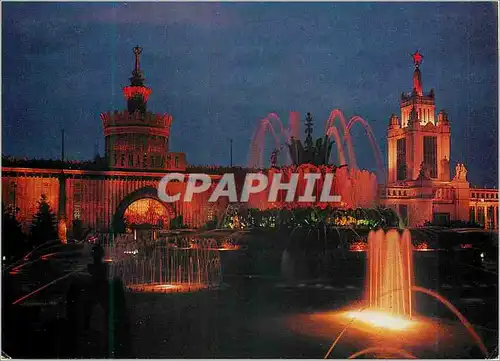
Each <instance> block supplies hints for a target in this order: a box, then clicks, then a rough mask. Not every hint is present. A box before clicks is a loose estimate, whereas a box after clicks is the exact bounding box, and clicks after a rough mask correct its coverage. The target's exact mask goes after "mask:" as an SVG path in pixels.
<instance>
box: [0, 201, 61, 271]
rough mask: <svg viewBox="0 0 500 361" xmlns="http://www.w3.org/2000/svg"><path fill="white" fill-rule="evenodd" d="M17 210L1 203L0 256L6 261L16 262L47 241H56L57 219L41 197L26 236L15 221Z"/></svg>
mask: <svg viewBox="0 0 500 361" xmlns="http://www.w3.org/2000/svg"><path fill="white" fill-rule="evenodd" d="M18 213H19V208H15V207H12V206H6V205H5V204H4V203H2V240H3V241H2V255H3V256H5V258H6V260H7V261H12V260H17V259H19V258H20V257H22V256H23V255H24V254H26V253H27V252H29V251H30V250H31V249H33V248H35V247H37V246H40V245H42V244H43V243H45V242H47V241H52V240H55V239H58V238H59V237H58V234H57V217H56V215H55V214H54V212H53V211H52V209H51V208H50V205H49V204H48V203H47V197H46V196H45V195H42V196H41V197H40V200H39V201H38V209H37V212H36V213H35V215H34V216H33V220H32V222H31V226H30V232H29V234H28V235H26V234H24V232H23V231H22V228H21V223H20V222H19V221H18V220H17V214H18Z"/></svg>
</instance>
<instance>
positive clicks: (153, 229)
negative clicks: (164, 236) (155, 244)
mask: <svg viewBox="0 0 500 361" xmlns="http://www.w3.org/2000/svg"><path fill="white" fill-rule="evenodd" d="M174 217H175V213H174V210H173V208H172V207H171V206H170V205H167V204H165V203H163V202H161V201H160V200H159V199H158V196H157V190H156V189H155V188H153V187H146V188H142V189H139V190H137V191H135V192H133V193H131V194H129V195H128V196H127V197H125V198H124V199H123V200H122V201H121V202H120V205H119V206H118V209H117V211H116V213H115V215H114V217H113V232H115V233H133V234H134V236H135V238H136V239H139V238H140V239H146V238H147V239H155V238H156V237H157V235H158V231H160V230H162V229H168V228H169V226H170V220H171V219H172V218H174Z"/></svg>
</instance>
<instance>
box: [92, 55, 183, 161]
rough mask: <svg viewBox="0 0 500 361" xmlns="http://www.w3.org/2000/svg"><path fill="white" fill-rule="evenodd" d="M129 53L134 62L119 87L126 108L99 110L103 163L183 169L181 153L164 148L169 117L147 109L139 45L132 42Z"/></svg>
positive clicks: (165, 146) (147, 96)
mask: <svg viewBox="0 0 500 361" xmlns="http://www.w3.org/2000/svg"><path fill="white" fill-rule="evenodd" d="M133 54H134V57H135V66H134V70H133V71H132V76H131V77H130V85H128V86H126V87H124V88H123V95H124V96H125V99H126V101H127V109H126V110H122V111H117V110H115V111H114V112H105V113H102V114H101V119H102V124H103V127H104V137H105V157H106V161H107V164H108V166H109V167H110V168H113V169H134V170H145V171H149V170H160V169H161V170H182V169H185V156H184V153H170V152H169V151H168V143H169V136H170V126H171V124H172V117H171V116H170V115H168V114H166V113H163V114H161V113H156V114H155V113H152V112H150V111H148V109H147V103H148V99H149V96H150V95H151V93H152V92H153V91H152V90H151V88H149V87H147V86H146V85H145V79H144V72H143V71H142V69H141V63H140V57H141V54H142V48H141V47H139V46H136V47H135V48H134V49H133Z"/></svg>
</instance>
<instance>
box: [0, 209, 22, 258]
mask: <svg viewBox="0 0 500 361" xmlns="http://www.w3.org/2000/svg"><path fill="white" fill-rule="evenodd" d="M17 212H19V208H14V207H6V206H5V205H4V204H3V203H2V240H3V242H2V246H3V247H2V254H3V255H4V256H5V257H6V258H7V259H8V260H9V261H12V260H16V259H18V258H20V257H22V256H23V255H24V254H25V253H26V252H28V245H27V243H26V236H25V234H24V233H23V231H22V229H21V223H19V221H18V220H17V218H16V215H17Z"/></svg>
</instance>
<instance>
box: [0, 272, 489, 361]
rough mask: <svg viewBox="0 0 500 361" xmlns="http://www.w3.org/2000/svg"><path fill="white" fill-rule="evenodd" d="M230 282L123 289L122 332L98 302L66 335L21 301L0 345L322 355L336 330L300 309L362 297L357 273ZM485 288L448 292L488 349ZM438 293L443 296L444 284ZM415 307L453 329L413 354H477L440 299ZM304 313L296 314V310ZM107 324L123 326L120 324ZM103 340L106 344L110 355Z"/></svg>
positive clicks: (144, 354)
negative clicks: (176, 290) (83, 323)
mask: <svg viewBox="0 0 500 361" xmlns="http://www.w3.org/2000/svg"><path fill="white" fill-rule="evenodd" d="M232 281H233V282H231V283H230V284H229V285H228V286H227V287H225V288H221V289H219V290H212V291H203V292H197V293H192V294H140V293H126V296H125V299H126V303H127V305H126V307H127V316H128V320H127V321H128V322H127V323H128V326H129V327H128V330H124V329H120V330H118V329H115V330H109V329H108V330H107V329H106V326H105V324H106V321H104V322H103V320H104V319H106V315H105V312H104V310H103V308H102V307H101V306H97V307H96V308H94V312H93V314H92V316H91V321H90V327H89V330H88V331H87V332H85V333H80V334H79V335H76V334H71V332H74V331H72V328H71V325H68V324H67V322H66V323H64V322H53V321H52V322H51V321H48V322H45V323H44V324H39V323H35V322H33V319H35V318H36V317H37V316H36V315H34V314H32V315H30V312H29V310H30V308H29V307H28V308H26V307H25V308H24V309H23V314H22V315H21V316H19V317H17V316H16V320H17V321H16V322H14V323H12V322H11V324H10V326H11V327H10V329H5V328H4V330H3V332H4V336H3V337H4V347H5V349H4V350H5V351H7V353H9V351H10V350H12V351H13V353H12V354H11V356H13V357H16V358H17V357H37V358H40V357H84V358H87V357H110V356H115V357H120V358H122V357H124V358H131V357H139V358H179V357H181V358H213V357H216V358H283V357H285V358H322V357H323V356H324V354H325V353H326V351H327V350H328V348H329V345H330V343H331V342H332V340H333V339H334V338H335V337H336V335H337V334H338V332H340V330H341V329H340V328H338V329H334V330H333V331H332V332H333V334H331V337H325V335H324V334H323V335H321V336H318V335H316V334H315V332H314V331H313V332H311V331H310V330H314V329H315V327H320V325H314V324H307V323H308V321H307V320H308V315H312V314H314V313H317V312H322V311H333V310H335V309H339V308H341V307H345V306H346V305H349V304H351V303H353V302H355V301H356V300H358V299H359V298H360V297H361V295H362V281H361V280H359V281H358V282H356V281H355V280H354V281H353V280H350V284H345V283H344V285H340V284H336V285H335V284H333V285H332V284H331V283H327V282H319V281H318V282H312V283H307V282H301V283H296V284H288V285H287V284H284V283H280V282H276V281H275V280H264V279H258V278H251V277H245V278H239V279H237V280H232ZM469 292H470V291H469ZM478 292H479V290H478ZM494 292H496V289H494V288H493V289H490V290H489V291H486V290H485V289H483V290H482V294H479V293H477V295H475V297H473V296H474V295H472V294H471V293H469V294H468V295H467V294H464V295H463V296H462V297H459V298H458V299H453V298H452V297H453V295H452V294H451V293H450V292H448V293H449V295H448V296H450V300H451V301H452V302H453V303H454V304H455V306H456V307H457V308H458V309H459V310H461V311H462V312H463V313H464V315H465V316H466V317H467V318H468V319H469V321H470V322H471V323H472V324H474V325H475V326H474V327H475V329H476V331H477V332H478V333H479V335H480V336H481V338H482V339H483V340H484V342H485V344H486V346H487V347H488V349H489V350H491V351H493V350H494V349H495V347H497V340H498V311H497V310H498V301H497V297H496V295H495V293H494ZM442 293H443V294H445V295H446V290H443V292H442ZM32 309H33V310H34V307H33V308H32ZM417 309H418V310H419V313H420V314H421V315H424V316H427V317H431V318H435V319H436V318H437V319H440V320H441V322H443V324H446V323H450V324H452V325H454V330H455V331H454V332H455V333H456V335H454V337H455V336H456V337H455V338H454V339H453V341H451V342H453V343H455V344H454V345H452V346H451V348H450V345H449V344H448V345H443V347H441V346H440V345H439V343H440V342H447V343H450V341H449V340H444V339H443V340H440V339H436V340H435V342H434V344H428V345H422V347H418V348H417V349H415V348H413V349H412V351H413V353H414V354H415V355H416V356H418V357H426V358H427V357H428V358H434V357H438V358H440V357H446V358H449V357H451V358H468V357H472V358H476V357H480V356H481V355H480V354H478V350H477V348H476V347H475V346H474V344H473V342H472V341H471V339H470V337H468V336H467V334H466V333H465V331H464V330H463V327H461V326H460V324H459V323H457V322H456V319H455V318H454V316H453V315H452V314H451V313H450V312H448V311H447V310H446V309H445V307H444V306H442V305H440V304H439V303H437V302H434V301H432V300H430V299H428V298H426V296H418V297H417ZM304 315H306V316H305V320H306V321H304V317H302V318H301V317H298V316H304ZM290 323H293V325H292V327H290ZM116 327H122V328H123V327H124V326H123V323H122V326H115V328H116ZM422 331H423V332H425V330H422ZM6 334H7V335H6ZM9 336H11V337H14V338H15V339H16V340H12V338H11V337H9ZM20 340H21V345H22V347H12V346H13V342H14V343H17V344H18V346H19V342H20ZM5 341H7V342H8V343H7V342H5ZM107 341H109V342H111V343H114V344H115V345H116V346H115V348H114V349H115V353H114V354H111V353H110V346H109V344H107V343H106V342H107ZM355 341H356V342H354V343H353V342H352V340H349V337H346V338H345V341H344V342H341V343H339V346H338V347H337V348H336V349H335V351H334V352H333V354H332V355H331V357H332V358H346V357H348V356H349V355H350V354H352V353H354V352H356V351H359V349H360V348H363V347H368V346H370V345H371V344H372V343H373V342H372V341H370V339H369V338H368V337H367V338H366V340H364V339H363V338H362V337H361V338H358V339H357V340H355ZM9 346H10V349H9V348H8V347H9ZM444 346H446V347H444ZM441 349H443V350H441ZM12 351H11V352H12Z"/></svg>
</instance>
